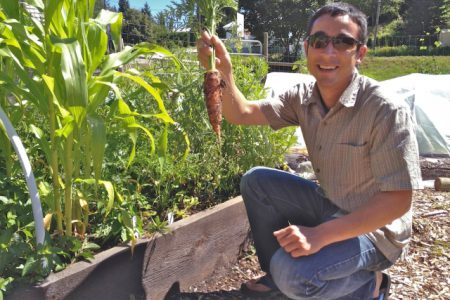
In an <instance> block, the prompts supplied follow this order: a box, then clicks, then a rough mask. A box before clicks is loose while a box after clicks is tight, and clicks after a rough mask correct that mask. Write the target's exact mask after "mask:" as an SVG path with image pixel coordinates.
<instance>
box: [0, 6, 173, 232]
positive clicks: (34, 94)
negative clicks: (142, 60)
mask: <svg viewBox="0 0 450 300" xmlns="http://www.w3.org/2000/svg"><path fill="white" fill-rule="evenodd" d="M20 2H22V1H19V0H8V1H1V2H0V60H3V61H8V62H11V64H12V65H13V68H14V72H13V74H11V73H7V72H2V73H0V89H2V90H5V91H7V94H9V95H14V96H16V97H17V99H18V100H17V101H18V102H19V103H20V104H21V105H26V104H25V103H30V104H31V105H30V107H32V108H33V109H35V110H36V112H37V113H39V114H40V115H41V116H43V119H45V120H47V122H48V123H46V124H37V123H36V124H32V125H33V129H32V131H33V133H34V134H35V137H36V139H37V140H38V142H39V145H40V146H41V149H42V150H43V152H44V153H45V157H46V160H47V162H48V165H49V168H50V170H51V177H52V186H53V210H52V211H50V212H49V213H48V214H47V216H49V214H50V218H51V217H55V218H56V224H57V228H56V229H57V231H58V232H60V233H62V232H65V234H66V235H68V236H70V235H72V234H73V228H74V227H73V224H74V223H76V224H81V223H83V224H84V226H83V227H82V228H84V229H85V228H86V225H87V224H86V220H87V215H85V216H81V213H82V211H85V210H82V209H81V206H82V205H84V204H83V203H81V200H80V199H79V198H78V197H74V195H76V194H77V193H76V191H75V188H76V187H75V185H74V183H75V182H77V180H78V181H79V182H89V183H92V182H94V183H95V186H96V185H97V184H98V183H101V184H102V185H103V186H104V187H105V189H106V190H107V193H108V200H107V205H105V207H106V208H107V209H106V214H108V213H109V212H110V211H111V209H112V207H113V201H114V189H111V188H110V187H111V186H112V185H111V184H110V183H109V182H107V181H104V180H101V176H102V163H103V157H104V152H105V146H106V142H107V141H106V136H107V126H106V124H107V122H108V121H109V119H107V118H108V117H104V116H102V115H100V114H99V113H98V110H99V108H100V107H101V105H102V104H104V102H105V100H106V98H107V96H108V94H109V93H110V91H112V92H113V93H115V98H116V103H115V107H117V109H116V111H115V112H114V115H113V116H112V117H113V118H114V119H115V120H117V121H118V122H121V123H122V125H123V126H122V128H124V129H125V131H126V132H127V133H128V134H129V136H130V140H131V149H132V150H131V153H130V158H129V162H128V164H131V162H132V161H133V158H134V154H135V147H136V140H137V137H138V134H137V133H138V131H142V132H143V133H144V135H145V136H147V138H148V140H149V143H150V146H151V149H152V151H151V152H152V153H153V152H154V151H155V142H154V141H155V139H154V137H153V135H152V133H151V132H150V131H149V130H148V129H147V128H145V127H143V126H142V125H141V124H140V123H139V118H140V117H141V114H140V113H138V112H135V111H132V110H131V109H130V108H129V106H128V104H127V103H126V101H125V100H124V99H123V98H122V96H121V93H120V90H119V88H118V86H117V82H118V80H123V79H126V80H131V81H133V82H135V83H136V84H138V85H140V86H142V87H143V88H144V89H145V90H146V91H147V92H148V93H149V94H151V96H152V98H153V99H154V100H155V101H156V102H157V106H158V109H159V110H158V111H155V112H150V113H148V112H147V113H146V114H145V117H146V118H148V116H149V115H150V116H151V117H152V118H153V119H154V120H155V121H156V122H162V123H164V124H174V123H175V122H174V121H173V120H172V118H171V117H170V116H169V114H168V113H167V111H166V109H165V106H164V103H163V100H162V98H161V95H160V93H159V91H158V90H157V89H155V88H154V87H152V86H151V85H149V84H148V83H147V82H146V81H145V80H144V79H143V78H142V77H141V74H140V73H139V72H138V71H136V70H130V71H129V72H121V71H118V69H120V68H121V67H122V66H123V65H125V64H128V63H129V62H131V61H133V60H134V59H136V58H137V57H138V56H139V55H152V54H160V55H164V56H166V57H169V58H171V59H172V60H173V62H174V63H175V64H177V65H179V62H178V61H177V60H176V59H175V57H174V56H173V55H172V54H171V53H170V52H169V51H167V50H166V49H164V48H161V47H159V46H157V45H153V44H149V43H141V44H138V45H135V46H134V47H125V48H124V49H123V50H122V51H120V52H117V53H111V54H108V53H107V48H108V47H107V45H108V33H109V35H110V38H111V40H112V42H113V44H114V48H115V49H119V48H120V47H119V45H120V43H121V27H122V14H121V13H115V12H110V11H106V10H102V11H101V12H100V13H99V15H98V16H97V17H96V18H93V17H92V14H93V9H94V4H95V0H60V1H54V0H27V1H24V2H26V3H27V4H28V6H29V7H33V8H34V9H36V10H37V11H39V13H40V15H41V16H42V18H40V17H39V16H36V15H31V14H30V13H29V9H25V7H24V5H23V4H22V3H20ZM0 104H1V105H2V106H3V105H6V104H5V103H4V101H3V102H0ZM9 109H10V110H12V109H14V108H13V107H9ZM166 127H167V126H166ZM164 142H166V143H167V141H164ZM92 180H94V181H92ZM81 218H83V219H84V222H82V220H81ZM46 219H47V218H46ZM84 229H78V230H84Z"/></svg>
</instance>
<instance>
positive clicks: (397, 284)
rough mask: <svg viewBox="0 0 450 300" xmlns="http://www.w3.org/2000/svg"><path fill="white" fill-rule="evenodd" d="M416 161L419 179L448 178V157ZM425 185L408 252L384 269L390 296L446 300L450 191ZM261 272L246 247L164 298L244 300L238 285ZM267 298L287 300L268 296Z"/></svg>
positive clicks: (416, 196)
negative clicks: (200, 279) (215, 271)
mask: <svg viewBox="0 0 450 300" xmlns="http://www.w3.org/2000/svg"><path fill="white" fill-rule="evenodd" d="M421 165H422V174H423V178H424V179H430V178H434V177H435V176H446V177H450V172H449V170H450V168H449V166H450V160H447V161H444V163H443V160H431V162H430V161H428V160H426V161H422V164H421ZM436 166H438V168H436ZM437 169H440V170H437ZM431 183H432V182H430V181H429V182H428V187H427V188H425V189H424V190H421V191H415V192H414V210H413V213H414V219H413V238H412V242H411V245H410V250H409V255H408V257H407V259H406V260H404V261H400V262H398V263H396V264H395V265H394V266H393V267H392V268H390V269H389V270H388V271H387V273H388V274H390V275H391V279H392V284H391V295H390V297H389V299H391V300H396V299H424V300H425V299H447V300H450V219H449V214H450V192H438V191H435V190H434V188H432V187H431V186H432V184H431ZM261 275H262V273H261V271H260V270H259V265H258V261H257V258H256V256H255V254H254V251H253V248H252V246H251V245H250V246H249V247H247V251H246V252H245V253H243V254H242V255H241V257H240V258H239V260H238V262H237V263H236V264H235V265H233V266H232V267H230V268H229V269H228V270H222V271H221V272H220V274H216V275H213V276H211V278H210V279H209V280H207V281H204V282H201V283H198V284H197V285H195V286H191V287H190V288H189V289H187V290H185V291H181V292H180V293H177V294H174V295H171V296H168V297H167V299H173V300H174V299H179V300H189V299H198V300H200V299H204V300H207V299H247V298H246V297H245V296H244V295H242V294H241V293H240V292H239V288H240V285H241V284H242V283H243V282H245V281H247V280H249V279H252V278H255V277H259V276H261ZM270 299H275V300H277V299H288V298H287V297H284V296H274V297H270Z"/></svg>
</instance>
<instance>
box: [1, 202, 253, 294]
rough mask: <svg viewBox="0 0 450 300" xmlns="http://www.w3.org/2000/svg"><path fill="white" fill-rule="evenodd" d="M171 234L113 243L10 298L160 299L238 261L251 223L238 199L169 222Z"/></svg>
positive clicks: (15, 291)
mask: <svg viewBox="0 0 450 300" xmlns="http://www.w3.org/2000/svg"><path fill="white" fill-rule="evenodd" d="M169 230H170V232H169V233H168V234H165V235H160V234H156V235H155V236H153V238H151V239H145V240H140V241H138V243H137V245H136V246H135V248H134V253H133V254H132V253H131V248H130V247H129V246H119V247H114V248H111V249H109V250H106V251H104V252H101V253H99V254H97V255H96V256H95V258H94V259H93V260H92V261H91V262H78V263H75V264H73V265H71V266H69V267H68V268H66V269H65V270H64V271H61V272H59V273H54V274H51V275H50V276H49V277H48V278H47V279H46V280H45V281H44V282H43V283H41V284H40V285H37V286H22V287H19V288H17V289H15V290H14V291H12V293H11V294H10V295H9V296H7V298H6V299H11V300H13V299H14V300H15V299H17V300H19V299H20V300H27V299H30V300H31V299H32V300H39V299H130V297H131V298H133V299H155V300H158V299H164V298H165V297H166V294H167V293H168V292H169V290H171V289H173V288H174V287H181V288H183V289H184V288H188V287H189V286H191V285H192V284H195V283H197V282H201V281H203V280H205V279H207V278H209V277H210V276H211V275H212V274H213V273H215V274H220V272H224V271H226V270H227V269H228V267H229V266H230V265H232V264H234V263H235V262H236V261H237V258H238V256H239V253H240V252H241V249H242V247H243V246H244V244H245V243H246V241H247V236H248V232H249V224H248V221H247V217H246V214H245V207H244V204H243V202H242V199H241V198H240V197H237V198H234V199H232V200H229V201H226V202H225V203H222V204H219V205H217V206H215V207H213V208H211V209H208V210H205V211H202V212H199V213H197V214H195V215H192V216H190V217H188V218H185V219H183V220H181V221H178V222H175V223H173V224H172V225H170V226H169Z"/></svg>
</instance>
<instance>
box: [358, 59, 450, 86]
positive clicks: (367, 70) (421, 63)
mask: <svg viewBox="0 0 450 300" xmlns="http://www.w3.org/2000/svg"><path fill="white" fill-rule="evenodd" d="M359 71H360V73H361V74H363V75H366V76H368V77H371V78H373V79H376V80H379V81H383V80H387V79H392V78H395V77H400V76H404V75H408V74H411V73H424V74H450V56H394V57H371V56H369V57H366V58H365V59H364V60H363V63H362V64H361V65H360V66H359Z"/></svg>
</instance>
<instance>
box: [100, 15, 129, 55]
mask: <svg viewBox="0 0 450 300" xmlns="http://www.w3.org/2000/svg"><path fill="white" fill-rule="evenodd" d="M95 21H96V22H97V23H99V24H101V25H103V26H104V27H106V26H107V25H109V26H110V27H109V28H110V34H111V39H112V42H113V45H114V49H115V50H116V51H119V49H120V43H121V38H122V21H123V16H122V14H121V13H116V12H112V11H109V10H104V9H102V10H101V11H100V13H99V14H98V16H97V18H96V19H95Z"/></svg>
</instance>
